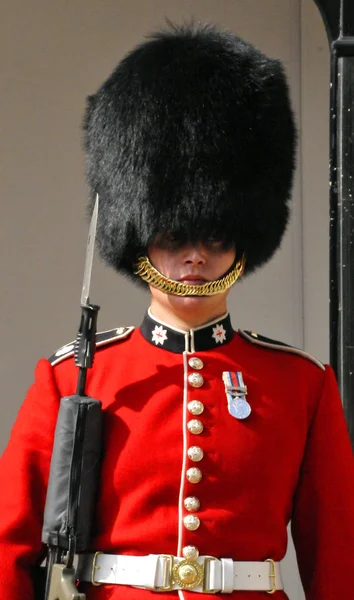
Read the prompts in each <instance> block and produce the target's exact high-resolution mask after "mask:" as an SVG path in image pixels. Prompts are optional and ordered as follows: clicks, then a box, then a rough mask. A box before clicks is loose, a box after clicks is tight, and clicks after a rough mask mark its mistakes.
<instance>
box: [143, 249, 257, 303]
mask: <svg viewBox="0 0 354 600" xmlns="http://www.w3.org/2000/svg"><path fill="white" fill-rule="evenodd" d="M245 264H246V256H245V254H243V255H242V258H240V260H238V261H237V263H236V265H235V266H234V267H233V269H232V270H231V271H230V273H228V274H227V275H224V277H221V278H220V279H216V280H215V281H207V282H206V283H203V284H202V285H195V284H192V285H191V284H188V283H181V282H180V281H174V280H173V279H169V278H168V277H165V275H162V273H160V271H158V270H157V269H155V267H153V266H152V264H151V262H150V260H149V259H148V257H147V256H141V257H140V258H139V259H138V262H137V265H136V270H135V271H134V273H135V275H139V277H141V279H143V280H144V281H146V282H147V283H148V284H150V285H152V286H153V287H155V288H157V289H158V290H161V291H162V292H165V293H166V294H173V295H175V296H216V294H222V293H223V292H225V291H226V290H228V289H229V288H230V287H231V286H232V285H234V283H236V281H237V280H238V279H239V278H240V277H241V275H242V273H243V272H244V270H245Z"/></svg>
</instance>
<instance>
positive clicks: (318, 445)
mask: <svg viewBox="0 0 354 600" xmlns="http://www.w3.org/2000/svg"><path fill="white" fill-rule="evenodd" d="M294 145H295V127H294V122H293V116H292V111H291V108H290V104H289V98H288V89H287V84H286V80H285V76H284V73H283V70H282V67H281V65H280V64H279V62H278V61H277V60H274V59H270V58H267V57H265V56H264V55H263V54H261V53H260V52H259V51H258V50H257V49H255V48H254V47H253V46H251V45H250V44H248V43H246V42H245V41H243V40H241V39H239V38H237V37H236V36H234V35H233V34H232V33H230V32H225V31H219V30H218V29H216V28H214V27H211V26H198V27H187V26H184V27H176V28H171V30H169V31H167V32H162V33H159V34H157V35H155V36H153V37H152V38H151V39H150V40H149V41H147V42H145V43H143V44H142V45H141V46H139V47H137V48H136V49H134V50H133V51H132V52H131V53H130V54H128V55H127V56H126V57H125V58H124V59H123V61H122V62H121V63H120V64H119V65H118V67H117V69H116V70H115V71H114V72H113V74H112V75H111V76H110V77H109V79H108V80H107V81H106V82H105V83H104V84H103V85H102V87H101V88H100V89H99V90H98V92H97V93H96V94H95V95H94V96H93V97H91V98H89V102H88V107H87V111H86V116H85V149H86V152H87V177H88V183H89V186H90V189H91V203H90V206H91V209H92V203H93V198H94V197H95V195H96V194H98V195H99V198H100V210H99V221H98V246H99V250H100V252H101V255H102V256H103V258H104V259H105V261H106V262H107V264H108V265H110V266H112V267H113V268H115V269H116V270H118V271H119V272H123V273H126V274H128V275H129V276H131V277H132V278H133V279H134V281H136V282H137V283H141V284H142V285H144V286H146V285H147V284H148V285H149V288H150V292H151V305H150V309H149V310H148V312H147V313H146V316H145V317H144V320H143V322H142V324H141V326H140V327H139V328H138V329H133V328H119V329H114V330H112V332H111V333H110V334H107V333H106V334H105V335H104V336H100V335H98V338H97V339H98V342H99V347H98V349H97V354H96V359H95V365H94V368H93V369H92V370H91V371H90V372H89V374H88V379H87V392H88V393H89V395H90V396H92V397H95V398H99V399H100V400H101V401H102V404H103V409H104V455H103V459H102V467H101V478H100V487H99V496H98V500H97V507H96V515H95V521H94V532H93V536H92V543H91V552H90V553H88V554H87V555H85V556H84V557H83V558H82V559H81V560H80V567H79V573H78V577H79V579H80V581H81V583H80V586H81V587H82V590H84V591H85V593H86V594H87V598H88V600H89V599H93V598H97V599H100V600H106V599H107V600H108V598H109V599H110V600H115V599H119V598H123V597H124V598H126V600H133V599H134V600H145V599H146V600H147V599H148V598H153V597H156V598H161V599H166V600H167V599H168V598H171V597H172V598H177V597H178V598H180V600H183V599H184V600H192V598H194V597H195V596H194V594H195V592H199V593H201V594H202V597H203V598H205V599H206V600H207V599H211V598H215V597H223V596H222V595H223V594H228V597H230V598H235V599H236V598H239V599H240V600H241V599H244V600H257V599H258V598H259V599H261V598H264V597H265V593H267V592H268V593H274V597H275V598H279V599H281V598H286V597H287V596H286V594H285V592H284V591H283V583H282V579H281V570H280V563H279V561H280V560H281V559H282V558H283V556H284V554H285V552H286V546H287V530H286V527H287V524H288V523H289V521H290V519H291V523H292V531H293V537H294V541H295V546H296V551H297V557H298V562H299V568H300V574H301V578H302V582H303V586H304V590H305V594H306V598H307V600H339V598H341V599H342V600H349V598H350V597H351V596H352V589H353V583H352V573H353V570H354V510H353V502H354V500H353V499H354V477H353V474H354V473H353V460H352V452H351V447H350V442H349V436H348V433H347V429H346V424H345V420H344V416H343V411H342V407H341V402H340V399H339V395H338V391H337V386H336V381H335V378H334V375H333V372H332V370H331V368H330V367H329V366H324V365H322V364H321V363H320V362H319V361H317V360H316V359H315V358H312V357H311V356H309V355H307V354H306V353H305V352H303V351H301V350H297V349H295V348H291V347H288V346H285V345H284V344H281V343H279V342H275V341H272V340H268V339H265V338H262V337H261V336H257V335H256V334H253V333H249V332H246V331H238V332H236V331H234V330H233V328H232V325H231V320H230V316H229V315H228V313H227V306H226V300H227V295H228V292H229V290H230V288H231V286H232V285H233V284H234V283H235V282H236V281H237V279H238V278H239V277H241V276H242V275H247V274H248V273H250V272H252V271H254V270H255V269H256V268H257V267H259V266H261V265H262V264H264V263H265V262H266V261H267V260H268V259H270V257H271V256H272V255H273V254H274V252H275V250H276V249H277V248H278V246H279V244H280V241H281V238H282V235H283V232H284V230H285V227H286V224H287V220H288V213H289V206H288V204H289V197H290V188H291V182H292V173H293V166H294ZM76 378H77V372H76V368H75V365H74V361H73V358H72V346H68V347H64V348H62V349H60V350H59V351H58V352H57V353H56V354H55V355H54V356H53V357H52V359H51V360H49V361H48V360H44V359H42V360H40V361H39V363H38V366H37V369H36V380H35V383H34V384H33V386H32V387H31V389H30V391H29V393H28V396H27V398H26V400H25V402H24V404H23V406H22V408H21V410H20V413H19V416H18V418H17V421H16V423H15V426H14V429H13V432H12V435H11V440H10V443H9V445H8V447H7V449H6V451H5V453H4V456H3V458H2V462H1V467H0V468H1V474H2V481H6V485H5V486H4V489H3V491H2V494H1V499H0V543H1V549H2V553H1V556H2V563H1V566H2V568H1V580H2V589H3V590H6V597H7V598H11V600H20V599H22V598H24V597H25V598H26V600H32V598H33V593H32V583H31V575H30V573H31V568H32V567H33V566H34V565H35V564H38V562H39V561H40V560H41V557H42V554H43V548H42V545H41V528H42V520H43V507H44V502H45V491H46V485H47V481H48V472H49V464H50V457H51V451H52V445H53V434H54V428H55V423H56V416H57V411H58V403H59V399H60V397H63V396H66V395H70V394H71V393H72V392H73V390H74V389H75V385H76ZM157 592H159V595H157Z"/></svg>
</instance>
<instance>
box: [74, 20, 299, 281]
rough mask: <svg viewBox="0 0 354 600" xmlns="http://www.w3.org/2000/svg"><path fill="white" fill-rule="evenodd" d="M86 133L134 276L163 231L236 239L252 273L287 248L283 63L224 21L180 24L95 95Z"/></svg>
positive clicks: (122, 264) (116, 261)
mask: <svg viewBox="0 0 354 600" xmlns="http://www.w3.org/2000/svg"><path fill="white" fill-rule="evenodd" d="M84 131H85V149H86V153H87V180H88V184H89V186H90V190H91V193H90V197H91V199H90V204H89V210H90V211H91V210H92V207H93V203H94V199H95V195H96V193H98V194H99V198H100V207H99V221H98V230H97V242H98V247H99V250H100V253H101V255H102V257H103V259H104V260H105V262H106V263H107V264H109V265H110V266H113V267H114V268H115V269H117V270H120V271H123V272H126V273H129V274H132V273H133V269H134V263H135V261H136V258H137V256H138V255H139V254H141V253H146V249H147V245H148V244H149V242H150V241H151V240H152V239H153V238H154V237H155V235H156V234H157V233H161V232H174V233H176V234H178V235H180V236H182V237H183V239H189V240H196V239H198V240H207V239H208V238H210V237H213V238H217V239H223V240H225V242H226V243H230V242H231V243H235V244H236V250H237V256H238V257H240V256H241V254H242V252H245V253H246V273H247V272H248V273H249V272H251V271H252V270H254V269H255V268H256V267H258V266H260V265H261V264H263V263H265V262H266V261H267V260H268V259H269V258H270V257H271V256H272V254H273V253H274V252H275V250H276V249H277V248H278V246H279V244H280V241H281V238H282V235H283V233H284V230H285V227H286V224H287V220H288V215H289V209H288V201H289V198H290V191H291V184H292V175H293V170H294V152H295V150H294V149H295V138H296V134H295V126H294V121H293V115H292V110H291V107H290V103H289V96H288V87H287V83H286V78H285V75H284V72H283V68H282V66H281V64H280V63H279V61H278V60H275V59H273V58H268V57H266V56H265V55H264V54H262V53H261V52H260V51H259V50H257V49H256V48H255V47H254V46H252V45H251V44H249V43H247V42H245V41H244V40H242V39H240V38H238V37H236V36H235V35H234V34H233V33H231V32H229V31H220V30H218V29H217V28H216V27H214V26H209V25H201V26H198V27H195V26H181V27H174V26H173V27H171V29H170V30H169V31H164V32H161V33H157V34H155V35H153V36H152V37H151V38H150V39H149V40H148V41H147V42H145V43H143V44H141V45H140V46H138V47H136V48H135V49H134V50H133V51H132V52H130V53H129V54H128V55H127V56H126V57H125V58H124V59H123V60H122V61H121V62H120V63H119V65H118V66H117V68H116V69H115V70H114V72H113V73H112V75H111V76H110V77H109V78H108V79H107V81H106V82H105V83H104V84H103V85H102V86H101V87H100V89H99V90H98V92H97V93H96V94H95V95H94V96H90V97H89V98H88V104H87V110H86V114H85V121H84Z"/></svg>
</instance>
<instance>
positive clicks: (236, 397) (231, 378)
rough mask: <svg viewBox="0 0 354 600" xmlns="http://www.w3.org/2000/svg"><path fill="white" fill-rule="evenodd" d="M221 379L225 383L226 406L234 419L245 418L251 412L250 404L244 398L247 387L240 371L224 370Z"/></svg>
mask: <svg viewBox="0 0 354 600" xmlns="http://www.w3.org/2000/svg"><path fill="white" fill-rule="evenodd" d="M222 379H223V382H224V384H225V393H226V398H227V408H228V411H229V413H230V415H231V416H232V417H234V418H235V419H241V420H242V419H247V417H249V415H250V414H251V406H250V405H249V403H248V402H247V400H246V395H247V387H246V386H245V384H244V381H243V377H242V373H241V372H240V371H236V372H232V371H224V372H223V374H222Z"/></svg>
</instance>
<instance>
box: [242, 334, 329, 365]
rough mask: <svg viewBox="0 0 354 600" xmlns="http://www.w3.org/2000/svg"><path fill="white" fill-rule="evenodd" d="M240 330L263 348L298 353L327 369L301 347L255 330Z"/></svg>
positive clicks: (244, 336) (244, 335)
mask: <svg viewBox="0 0 354 600" xmlns="http://www.w3.org/2000/svg"><path fill="white" fill-rule="evenodd" d="M238 332H239V334H240V336H241V337H243V338H244V339H245V340H247V341H248V342H250V343H251V344H254V345H256V346H262V347H263V348H269V349H271V350H278V351H280V352H289V353H290V354H297V355H298V356H302V357H303V358H307V360H310V361H311V362H313V363H314V364H315V365H317V366H318V367H320V369H323V370H325V366H324V365H323V364H322V363H321V362H320V361H319V360H317V358H315V357H314V356H311V354H308V353H307V352H305V351H304V350H300V349H299V348H294V347H293V346H288V345H287V344H284V343H283V342H278V341H277V340H272V339H270V338H267V337H264V336H262V335H259V333H254V332H253V331H244V330H243V329H239V330H238Z"/></svg>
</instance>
